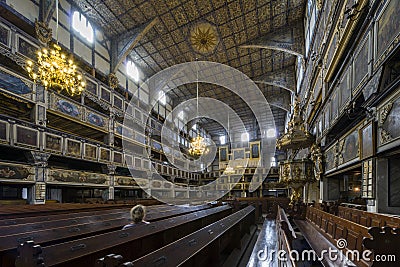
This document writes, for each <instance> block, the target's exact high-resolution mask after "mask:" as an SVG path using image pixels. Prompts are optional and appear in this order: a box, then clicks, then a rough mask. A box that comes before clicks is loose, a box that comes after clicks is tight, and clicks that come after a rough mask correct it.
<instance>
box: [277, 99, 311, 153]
mask: <svg viewBox="0 0 400 267" xmlns="http://www.w3.org/2000/svg"><path fill="white" fill-rule="evenodd" d="M288 128H289V129H288V131H287V133H286V134H285V135H283V136H282V137H281V138H280V139H279V140H278V141H277V142H276V147H277V148H278V149H300V148H306V147H310V146H311V145H312V144H313V143H314V136H312V135H311V134H310V133H309V132H308V131H306V130H305V124H304V120H303V118H302V116H301V111H300V101H299V99H296V100H295V102H294V107H293V115H292V118H291V119H290V121H289V123H288Z"/></svg>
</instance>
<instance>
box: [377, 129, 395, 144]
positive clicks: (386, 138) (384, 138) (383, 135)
mask: <svg viewBox="0 0 400 267" xmlns="http://www.w3.org/2000/svg"><path fill="white" fill-rule="evenodd" d="M379 137H380V141H381V144H384V143H387V142H389V141H390V139H392V137H391V136H390V133H389V132H388V131H386V130H385V129H383V128H381V129H380V136H379Z"/></svg>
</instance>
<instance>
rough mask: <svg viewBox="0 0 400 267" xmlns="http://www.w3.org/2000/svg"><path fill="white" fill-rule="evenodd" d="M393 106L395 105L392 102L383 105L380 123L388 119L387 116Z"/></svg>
mask: <svg viewBox="0 0 400 267" xmlns="http://www.w3.org/2000/svg"><path fill="white" fill-rule="evenodd" d="M392 107H393V104H392V103H388V104H386V105H385V106H384V107H383V109H382V111H381V116H380V119H379V124H380V125H382V124H383V123H384V122H385V121H386V118H387V116H388V115H389V113H390V111H391V110H392Z"/></svg>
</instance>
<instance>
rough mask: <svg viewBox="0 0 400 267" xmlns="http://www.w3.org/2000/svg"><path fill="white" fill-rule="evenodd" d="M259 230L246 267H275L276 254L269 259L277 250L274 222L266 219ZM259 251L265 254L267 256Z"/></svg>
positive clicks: (276, 264)
mask: <svg viewBox="0 0 400 267" xmlns="http://www.w3.org/2000/svg"><path fill="white" fill-rule="evenodd" d="M260 230H261V231H260V232H259V235H258V238H257V242H256V246H255V247H254V249H253V252H252V253H251V256H250V259H249V263H248V264H247V267H277V266H278V263H277V261H276V258H275V257H274V256H276V253H274V254H273V256H272V257H271V252H272V251H276V250H277V247H276V244H277V243H278V242H277V234H276V225H275V220H273V219H266V220H265V221H264V225H263V227H262V228H261V229H260ZM259 251H263V252H264V253H265V252H266V253H267V255H265V254H264V253H260V252H259ZM259 256H260V257H259ZM264 258H265V260H264Z"/></svg>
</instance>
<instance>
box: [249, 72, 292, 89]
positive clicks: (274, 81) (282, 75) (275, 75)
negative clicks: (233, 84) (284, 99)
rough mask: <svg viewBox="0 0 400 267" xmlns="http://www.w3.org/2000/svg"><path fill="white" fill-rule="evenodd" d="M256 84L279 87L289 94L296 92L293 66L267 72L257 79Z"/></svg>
mask: <svg viewBox="0 0 400 267" xmlns="http://www.w3.org/2000/svg"><path fill="white" fill-rule="evenodd" d="M257 82H258V83H265V84H270V85H273V86H277V87H281V88H283V89H286V90H288V91H291V92H293V93H294V92H296V89H295V88H296V78H295V70H294V66H289V67H286V68H283V69H279V70H275V71H271V72H268V73H266V74H264V75H262V76H260V77H258V79H257Z"/></svg>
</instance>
